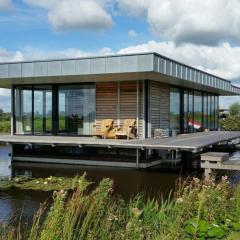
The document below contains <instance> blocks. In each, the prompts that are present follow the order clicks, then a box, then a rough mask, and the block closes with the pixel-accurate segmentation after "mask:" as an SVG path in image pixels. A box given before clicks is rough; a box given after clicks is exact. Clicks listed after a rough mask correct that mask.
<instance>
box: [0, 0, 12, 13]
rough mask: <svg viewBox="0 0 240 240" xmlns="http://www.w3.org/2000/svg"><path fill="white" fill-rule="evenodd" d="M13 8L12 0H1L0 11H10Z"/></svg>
mask: <svg viewBox="0 0 240 240" xmlns="http://www.w3.org/2000/svg"><path fill="white" fill-rule="evenodd" d="M12 8H13V3H12V1H11V0H0V11H8V10H11V9H12Z"/></svg>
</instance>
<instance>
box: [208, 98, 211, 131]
mask: <svg viewBox="0 0 240 240" xmlns="http://www.w3.org/2000/svg"><path fill="white" fill-rule="evenodd" d="M211 112H212V97H211V95H209V94H208V128H209V129H211Z"/></svg>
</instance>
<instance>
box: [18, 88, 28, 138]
mask: <svg viewBox="0 0 240 240" xmlns="http://www.w3.org/2000/svg"><path fill="white" fill-rule="evenodd" d="M15 127H16V134H32V87H31V86H24V87H17V88H16V89H15Z"/></svg>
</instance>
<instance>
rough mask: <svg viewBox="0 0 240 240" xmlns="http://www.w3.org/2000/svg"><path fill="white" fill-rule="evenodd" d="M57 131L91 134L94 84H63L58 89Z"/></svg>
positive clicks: (93, 118) (93, 115)
mask: <svg viewBox="0 0 240 240" xmlns="http://www.w3.org/2000/svg"><path fill="white" fill-rule="evenodd" d="M58 109H59V113H58V118H59V122H58V125H59V133H62V134H67V135H91V133H92V125H93V123H94V121H95V85H94V84H85V85H65V86H60V87H59V91H58Z"/></svg>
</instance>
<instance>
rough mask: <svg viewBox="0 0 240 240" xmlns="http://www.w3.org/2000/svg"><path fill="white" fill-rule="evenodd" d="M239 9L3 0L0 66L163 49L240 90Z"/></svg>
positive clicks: (6, 103) (159, 0)
mask: <svg viewBox="0 0 240 240" xmlns="http://www.w3.org/2000/svg"><path fill="white" fill-rule="evenodd" d="M239 12H240V0H204V1H201V0H181V1H179V0H0V62H6V61H8V62H9V61H23V60H36V59H53V58H68V57H71V58H72V57H82V56H91V55H94V56H95V55H108V54H118V53H138V52H158V53H160V54H162V55H165V56H167V57H170V58H173V59H175V60H178V61H180V62H183V63H185V64H188V65H191V66H193V67H197V68H199V69H201V70H204V71H207V72H209V73H212V74H215V75H217V76H220V77H223V78H226V79H229V80H231V81H232V83H233V84H236V85H240V14H239ZM239 101H240V97H223V98H221V99H220V107H223V108H227V107H228V106H229V105H230V104H231V103H233V102H239ZM0 108H2V109H4V110H5V111H9V110H10V91H9V90H6V89H0Z"/></svg>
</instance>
